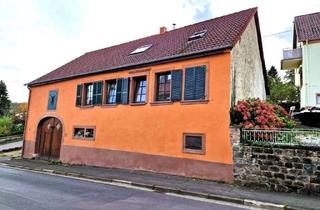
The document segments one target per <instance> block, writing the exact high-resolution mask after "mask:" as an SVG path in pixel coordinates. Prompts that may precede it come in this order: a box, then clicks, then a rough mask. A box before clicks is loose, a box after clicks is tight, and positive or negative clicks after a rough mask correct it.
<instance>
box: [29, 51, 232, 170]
mask: <svg viewBox="0 0 320 210" xmlns="http://www.w3.org/2000/svg"><path fill="white" fill-rule="evenodd" d="M198 64H206V65H207V91H208V92H207V96H208V101H207V102H204V103H197V102H195V103H183V102H173V103H165V104H153V103H152V102H154V93H155V73H156V72H161V71H168V70H173V69H184V68H185V67H186V66H192V65H198ZM138 74H147V103H146V104H144V105H130V104H127V105H121V104H119V105H115V106H110V105H109V106H108V105H102V106H94V107H81V108H80V107H76V105H75V100H76V88H77V84H80V83H86V82H93V81H98V80H107V79H113V78H120V77H131V76H135V75H138ZM52 89H57V90H58V99H57V108H56V110H55V111H48V110H47V103H48V92H49V90H52ZM229 109H230V53H229V52H224V53H221V54H217V55H212V56H207V57H203V58H197V59H189V60H185V61H179V62H172V63H167V64H161V65H153V66H150V67H146V68H143V69H128V70H122V71H118V72H110V73H102V74H97V75H92V76H85V77H80V78H76V79H72V80H66V81H61V82H57V83H52V84H47V85H41V86H35V87H31V88H30V101H29V114H28V120H27V127H26V131H25V141H26V143H28V144H26V145H32V144H34V143H35V141H36V136H37V126H38V123H39V122H40V120H41V119H43V118H44V117H46V116H53V117H57V118H58V119H60V121H61V122H62V125H63V139H62V146H64V145H65V146H79V147H90V148H99V149H111V150H119V151H129V152H136V153H144V154H152V155H160V156H169V157H178V158H188V159H195V160H204V161H210V162H216V163H224V164H232V163H233V161H232V151H231V150H232V149H231V145H230V140H229ZM74 126H95V128H96V134H95V139H94V140H93V141H88V140H79V139H74V138H73V127H74ZM183 133H203V134H205V153H204V154H189V153H184V152H183V146H182V145H183ZM33 152H34V151H33V150H32V149H31V150H30V149H27V148H25V154H24V156H30V155H31V153H33Z"/></svg>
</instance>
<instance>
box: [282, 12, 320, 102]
mask: <svg viewBox="0 0 320 210" xmlns="http://www.w3.org/2000/svg"><path fill="white" fill-rule="evenodd" d="M281 69H283V70H294V72H295V84H296V85H297V86H298V87H300V90H301V94H300V103H301V107H313V106H316V105H320V12H318V13H312V14H307V15H301V16H297V17H295V18H294V29H293V48H292V49H287V50H284V51H283V60H282V61H281Z"/></svg>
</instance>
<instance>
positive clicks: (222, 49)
mask: <svg viewBox="0 0 320 210" xmlns="http://www.w3.org/2000/svg"><path fill="white" fill-rule="evenodd" d="M232 47H233V46H232V45H231V44H229V45H225V46H223V47H216V48H212V49H209V50H201V51H197V52H192V53H185V54H179V55H173V56H167V57H163V58H160V59H155V60H150V61H146V62H140V63H134V64H128V65H122V66H117V67H112V68H108V69H101V70H97V71H94V72H91V73H90V72H89V73H82V74H77V75H72V76H68V77H63V78H58V79H53V80H46V81H42V82H35V83H33V82H30V83H27V84H25V85H27V86H28V87H35V86H40V85H45V84H51V83H55V82H60V81H65V80H70V79H74V78H78V77H82V76H88V75H95V74H101V73H105V72H115V71H121V70H124V69H128V68H137V67H145V66H148V65H152V64H164V63H169V62H173V61H180V60H185V59H191V58H199V57H205V56H208V55H215V54H220V53H225V52H226V50H228V49H232Z"/></svg>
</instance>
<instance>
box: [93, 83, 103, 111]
mask: <svg viewBox="0 0 320 210" xmlns="http://www.w3.org/2000/svg"><path fill="white" fill-rule="evenodd" d="M93 104H94V105H99V104H100V105H101V104H102V81H98V82H95V83H93Z"/></svg>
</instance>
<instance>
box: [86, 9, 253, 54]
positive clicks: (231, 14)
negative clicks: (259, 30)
mask: <svg viewBox="0 0 320 210" xmlns="http://www.w3.org/2000/svg"><path fill="white" fill-rule="evenodd" d="M250 10H253V11H254V12H253V13H252V16H253V15H254V14H255V13H256V12H257V10H258V7H252V8H249V9H244V10H241V11H237V12H233V13H230V14H225V15H222V16H218V17H214V18H210V19H208V20H204V21H200V22H196V23H192V24H189V25H185V26H182V27H180V28H176V29H173V30H170V31H167V32H166V33H165V34H152V35H149V36H145V37H141V38H137V39H134V40H130V41H126V42H122V43H119V44H116V45H111V46H108V47H104V48H100V49H96V50H92V51H88V52H86V53H84V54H89V53H94V52H98V51H103V50H106V49H111V48H114V47H119V46H121V45H126V44H128V43H131V42H136V41H140V40H143V39H147V38H151V37H156V36H163V35H168V34H169V33H173V32H175V31H178V30H183V29H184V28H188V27H190V26H194V25H200V24H203V23H206V22H210V21H212V20H215V19H220V18H221V19H222V18H226V17H230V16H233V15H236V14H239V13H242V12H246V11H250ZM252 16H251V18H252ZM251 18H249V20H251ZM248 24H249V21H248V23H247V24H246V25H245V26H244V27H243V29H242V32H241V35H242V33H243V31H244V30H245V28H246V27H247V25H248ZM241 35H240V36H241ZM237 41H238V40H237ZM237 41H236V42H237ZM233 44H235V43H233Z"/></svg>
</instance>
